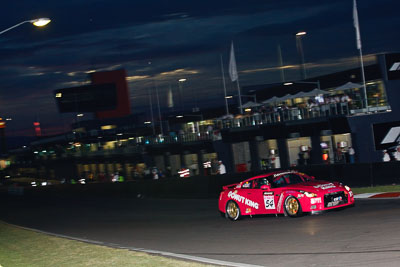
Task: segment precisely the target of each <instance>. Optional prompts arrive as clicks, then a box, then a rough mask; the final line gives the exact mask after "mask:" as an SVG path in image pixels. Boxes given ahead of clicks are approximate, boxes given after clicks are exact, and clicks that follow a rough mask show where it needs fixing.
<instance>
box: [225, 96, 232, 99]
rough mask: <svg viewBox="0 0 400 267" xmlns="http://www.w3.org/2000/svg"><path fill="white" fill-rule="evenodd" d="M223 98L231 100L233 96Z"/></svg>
mask: <svg viewBox="0 0 400 267" xmlns="http://www.w3.org/2000/svg"><path fill="white" fill-rule="evenodd" d="M225 98H226V99H231V98H233V96H231V95H227V96H225Z"/></svg>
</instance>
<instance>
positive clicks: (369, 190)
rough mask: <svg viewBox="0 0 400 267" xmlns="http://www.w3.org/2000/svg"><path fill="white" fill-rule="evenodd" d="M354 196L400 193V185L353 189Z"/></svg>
mask: <svg viewBox="0 0 400 267" xmlns="http://www.w3.org/2000/svg"><path fill="white" fill-rule="evenodd" d="M351 190H352V191H353V193H354V194H363V193H380V192H400V185H380V186H373V187H352V188H351Z"/></svg>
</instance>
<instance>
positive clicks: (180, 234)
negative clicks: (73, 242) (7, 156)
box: [0, 196, 400, 266]
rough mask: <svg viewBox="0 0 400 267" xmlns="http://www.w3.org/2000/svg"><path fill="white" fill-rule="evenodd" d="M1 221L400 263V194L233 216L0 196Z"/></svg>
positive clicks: (158, 203)
mask: <svg viewBox="0 0 400 267" xmlns="http://www.w3.org/2000/svg"><path fill="white" fill-rule="evenodd" d="M0 200H1V205H0V219H1V220H4V221H6V222H9V223H13V224H17V225H21V226H26V227H30V228H34V229H39V230H43V231H47V232H52V233H57V234H62V235H67V236H72V237H77V238H82V239H88V240H95V241H101V242H106V243H109V244H118V245H120V246H124V247H134V248H144V249H149V250H157V251H167V252H172V253H177V254H185V255H192V256H197V257H203V258H209V259H218V260H224V261H229V262H235V263H244V264H254V265H263V266H398V264H399V262H400V227H399V225H400V199H365V200H357V202H356V206H355V207H353V208H348V209H344V210H340V211H335V212H329V213H325V214H322V215H314V216H304V217H301V218H295V219H293V218H287V217H281V216H280V217H275V216H260V217H253V218H245V219H243V220H240V221H237V222H231V221H228V220H226V219H224V218H222V217H221V216H220V215H219V213H218V211H217V199H190V200H185V199H179V200H178V199H154V198H152V199H149V198H144V199H140V198H133V197H132V198H99V197H97V198H84V197H79V198H72V199H71V198H57V197H51V198H40V197H34V198H29V199H28V198H23V197H10V196H2V197H0Z"/></svg>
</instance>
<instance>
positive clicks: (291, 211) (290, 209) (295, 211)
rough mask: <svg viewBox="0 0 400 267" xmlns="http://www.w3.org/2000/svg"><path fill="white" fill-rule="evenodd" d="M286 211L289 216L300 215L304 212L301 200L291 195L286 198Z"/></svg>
mask: <svg viewBox="0 0 400 267" xmlns="http://www.w3.org/2000/svg"><path fill="white" fill-rule="evenodd" d="M284 205H285V212H286V214H287V215H288V216H289V217H299V216H301V215H302V214H303V211H302V209H301V205H300V202H299V200H298V199H297V198H295V197H294V196H289V197H287V198H286V200H285V204H284Z"/></svg>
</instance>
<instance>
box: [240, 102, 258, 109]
mask: <svg viewBox="0 0 400 267" xmlns="http://www.w3.org/2000/svg"><path fill="white" fill-rule="evenodd" d="M259 106H261V104H259V103H256V102H253V101H249V102H247V103H245V104H243V105H242V108H254V107H259Z"/></svg>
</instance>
